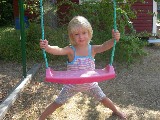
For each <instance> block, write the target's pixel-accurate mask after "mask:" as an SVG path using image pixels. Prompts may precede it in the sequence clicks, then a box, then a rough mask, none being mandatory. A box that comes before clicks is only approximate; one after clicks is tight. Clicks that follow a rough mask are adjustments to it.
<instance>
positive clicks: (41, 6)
mask: <svg viewBox="0 0 160 120" xmlns="http://www.w3.org/2000/svg"><path fill="white" fill-rule="evenodd" d="M42 1H43V0H40V10H41V32H42V40H44V21H43V20H44V19H43V14H44V13H43V12H44V11H43V2H42ZM42 52H43V58H44V60H45V64H46V68H48V60H47V55H46V52H45V50H44V49H42Z"/></svg>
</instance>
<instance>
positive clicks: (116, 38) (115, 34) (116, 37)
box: [112, 29, 120, 42]
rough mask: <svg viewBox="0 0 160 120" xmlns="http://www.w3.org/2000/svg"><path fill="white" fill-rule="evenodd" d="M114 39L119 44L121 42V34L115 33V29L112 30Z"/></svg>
mask: <svg viewBox="0 0 160 120" xmlns="http://www.w3.org/2000/svg"><path fill="white" fill-rule="evenodd" d="M112 39H114V40H116V41H117V42H118V41H119V39H120V33H119V31H118V30H117V31H116V32H115V31H114V29H113V30H112Z"/></svg>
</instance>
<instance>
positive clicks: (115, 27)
mask: <svg viewBox="0 0 160 120" xmlns="http://www.w3.org/2000/svg"><path fill="white" fill-rule="evenodd" d="M113 9H114V14H113V15H114V20H113V21H114V31H117V23H116V16H117V15H116V0H113ZM115 48H116V40H114V45H113V48H112V53H111V58H110V65H111V66H112V64H113V60H114V53H115Z"/></svg>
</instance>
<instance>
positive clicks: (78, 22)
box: [68, 16, 93, 45]
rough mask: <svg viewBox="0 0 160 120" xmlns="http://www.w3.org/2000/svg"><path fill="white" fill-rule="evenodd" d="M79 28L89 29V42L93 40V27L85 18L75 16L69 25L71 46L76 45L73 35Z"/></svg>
mask: <svg viewBox="0 0 160 120" xmlns="http://www.w3.org/2000/svg"><path fill="white" fill-rule="evenodd" d="M78 28H82V29H87V30H88V34H89V40H88V42H90V41H91V39H92V34H93V30H92V26H91V24H90V23H89V21H88V20H87V19H86V18H85V17H83V16H75V17H74V18H73V19H72V20H71V21H70V22H69V24H68V35H69V39H70V44H71V45H76V43H75V41H74V39H73V37H72V34H73V33H74V32H75V31H77V29H78Z"/></svg>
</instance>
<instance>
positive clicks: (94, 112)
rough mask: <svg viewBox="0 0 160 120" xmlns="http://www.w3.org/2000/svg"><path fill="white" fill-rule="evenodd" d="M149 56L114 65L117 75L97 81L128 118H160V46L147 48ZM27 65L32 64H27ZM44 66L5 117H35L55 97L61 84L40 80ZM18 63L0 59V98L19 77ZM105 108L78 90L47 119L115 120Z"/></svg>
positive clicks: (9, 119) (31, 119)
mask: <svg viewBox="0 0 160 120" xmlns="http://www.w3.org/2000/svg"><path fill="white" fill-rule="evenodd" d="M145 50H146V51H147V52H148V56H145V57H144V58H143V59H141V60H140V61H139V62H136V63H134V64H132V65H131V66H130V67H128V66H126V65H118V64H116V65H115V67H116V71H117V77H116V79H114V80H110V81H105V82H101V83H99V85H100V86H101V88H102V89H103V90H104V92H105V93H106V95H107V96H108V97H109V98H110V99H111V100H112V101H113V102H114V103H115V104H116V106H117V108H118V109H121V111H123V112H124V113H126V114H127V116H128V120H160V46H152V47H146V48H145ZM29 66H32V64H31V65H29ZM44 68H45V67H44V66H42V68H41V69H40V70H39V71H38V73H37V74H36V76H35V77H34V79H33V80H32V81H31V83H30V84H29V85H28V86H27V87H26V88H25V89H24V90H23V92H22V93H21V94H20V96H19V98H18V99H17V100H16V102H15V103H14V105H13V106H12V107H11V108H10V110H9V111H8V113H7V114H6V116H5V117H4V120H36V118H37V117H38V116H39V115H40V114H41V112H42V111H44V109H45V108H46V106H48V105H49V104H50V103H51V102H52V101H54V99H55V98H56V97H57V95H58V93H59V91H60V89H61V85H57V84H50V83H46V82H44V81H43V79H44V73H45V69H44ZM21 69H22V66H21V64H18V63H6V62H3V61H0V86H1V93H0V100H1V101H2V99H3V98H4V97H5V96H6V95H7V94H8V93H9V91H11V89H12V88H13V87H14V86H15V85H16V84H17V82H18V81H19V80H20V79H21V74H22V73H21ZM118 119H119V118H117V117H116V116H112V112H111V111H110V110H109V109H108V108H104V107H103V106H102V105H101V104H100V103H99V102H97V101H94V99H93V98H91V97H89V96H88V95H86V94H82V93H79V94H77V95H76V96H74V97H73V98H72V99H70V100H69V101H68V102H67V103H66V104H65V105H64V106H62V107H61V108H59V109H58V110H57V111H56V112H54V113H53V114H52V115H51V116H50V117H49V118H48V120H118Z"/></svg>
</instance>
